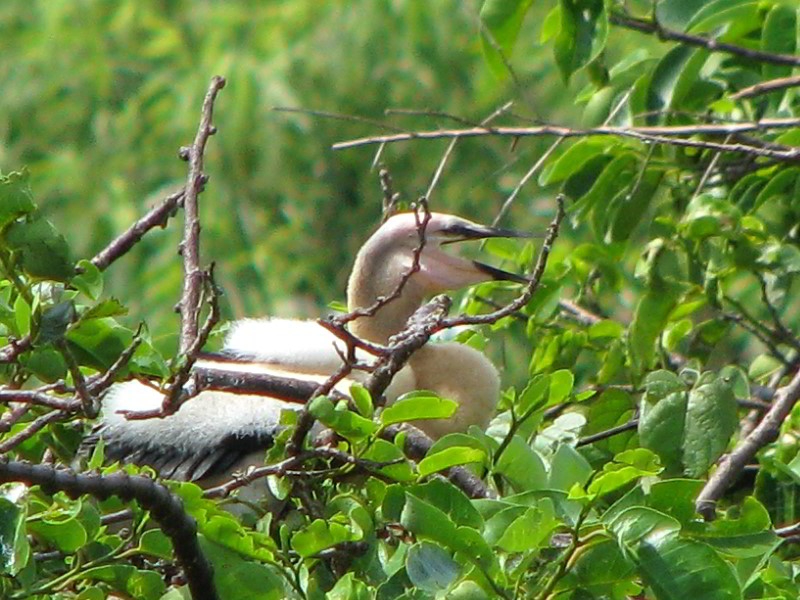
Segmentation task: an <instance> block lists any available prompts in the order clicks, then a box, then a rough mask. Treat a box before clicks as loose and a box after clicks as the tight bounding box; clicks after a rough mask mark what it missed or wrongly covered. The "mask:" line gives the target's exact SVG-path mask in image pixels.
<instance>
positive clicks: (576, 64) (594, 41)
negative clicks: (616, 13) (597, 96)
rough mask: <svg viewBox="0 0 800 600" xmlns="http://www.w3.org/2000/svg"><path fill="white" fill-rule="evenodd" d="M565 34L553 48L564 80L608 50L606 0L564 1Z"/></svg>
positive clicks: (563, 20) (562, 8)
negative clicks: (604, 0) (606, 48)
mask: <svg viewBox="0 0 800 600" xmlns="http://www.w3.org/2000/svg"><path fill="white" fill-rule="evenodd" d="M560 6H561V31H559V32H558V35H557V36H556V39H555V43H554V45H553V53H554V55H555V59H556V64H557V65H558V68H559V70H560V71H561V77H562V78H563V79H564V81H569V79H570V76H571V75H572V73H574V72H575V71H576V70H578V69H580V68H582V67H584V66H586V65H587V64H589V63H590V62H591V61H593V60H594V59H595V58H597V56H598V55H599V54H600V53H601V52H602V51H603V50H604V49H605V47H606V40H607V37H608V14H607V13H606V10H605V3H604V2H603V1H602V0H586V1H584V2H574V3H573V2H571V1H569V0H562V1H561V2H560Z"/></svg>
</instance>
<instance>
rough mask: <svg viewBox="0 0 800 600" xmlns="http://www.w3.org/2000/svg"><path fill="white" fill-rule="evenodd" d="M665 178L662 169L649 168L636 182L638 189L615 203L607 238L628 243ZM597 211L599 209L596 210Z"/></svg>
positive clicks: (624, 195)
mask: <svg viewBox="0 0 800 600" xmlns="http://www.w3.org/2000/svg"><path fill="white" fill-rule="evenodd" d="M663 176H664V172H663V171H662V170H661V169H656V168H648V169H646V170H645V172H644V173H643V174H642V176H641V179H638V180H634V185H636V189H635V190H632V193H631V192H630V191H629V192H627V193H625V194H623V195H622V196H621V197H620V200H619V201H618V202H617V203H615V206H614V212H613V215H612V216H611V218H610V220H609V221H610V222H609V225H608V227H609V229H608V232H607V235H606V237H608V238H610V240H611V241H612V242H622V241H627V240H628V239H629V238H630V236H631V233H632V232H633V229H634V228H635V227H636V226H637V225H638V224H639V221H641V219H642V217H643V216H644V214H645V213H646V212H647V209H648V208H649V207H650V203H651V202H652V201H653V200H654V199H655V198H656V191H657V190H658V186H659V184H660V183H661V180H662V178H663ZM595 210H597V209H595Z"/></svg>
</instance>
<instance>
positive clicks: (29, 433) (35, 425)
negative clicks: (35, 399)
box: [0, 410, 69, 455]
mask: <svg viewBox="0 0 800 600" xmlns="http://www.w3.org/2000/svg"><path fill="white" fill-rule="evenodd" d="M67 416H69V413H68V412H67V411H62V410H52V411H50V412H49V413H45V414H43V415H42V416H40V417H37V418H35V419H34V420H33V421H31V423H30V425H28V426H27V427H26V428H25V429H23V430H22V431H20V432H18V433H16V434H15V435H12V436H11V437H10V438H8V439H7V440H6V441H4V442H3V443H2V444H0V455H3V454H5V453H6V452H10V451H11V450H13V449H14V448H16V447H17V446H19V445H20V444H21V443H22V442H24V441H25V440H29V439H30V438H32V437H33V436H34V435H36V433H37V432H39V431H41V430H42V429H44V428H45V427H47V426H48V425H50V423H55V422H57V421H61V420H63V419H65V418H66V417H67Z"/></svg>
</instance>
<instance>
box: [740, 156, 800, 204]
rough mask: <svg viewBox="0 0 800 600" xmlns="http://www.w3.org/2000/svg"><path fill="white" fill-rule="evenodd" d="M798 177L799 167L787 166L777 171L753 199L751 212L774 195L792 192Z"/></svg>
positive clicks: (778, 195)
mask: <svg viewBox="0 0 800 600" xmlns="http://www.w3.org/2000/svg"><path fill="white" fill-rule="evenodd" d="M798 179H800V167H789V168H787V169H782V170H780V171H778V172H777V173H776V174H775V175H774V176H773V177H772V178H770V180H769V181H768V182H767V184H766V185H765V186H764V188H763V189H762V190H761V191H760V192H759V193H758V195H757V196H756V198H755V200H754V201H753V205H752V206H753V207H752V209H751V210H752V212H755V211H757V210H758V209H759V208H761V207H762V206H763V205H764V204H766V203H767V202H768V201H770V200H772V199H773V198H775V197H776V196H777V197H780V196H789V195H791V194H794V190H795V188H796V186H797V181H798Z"/></svg>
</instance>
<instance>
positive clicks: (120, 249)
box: [90, 189, 183, 271]
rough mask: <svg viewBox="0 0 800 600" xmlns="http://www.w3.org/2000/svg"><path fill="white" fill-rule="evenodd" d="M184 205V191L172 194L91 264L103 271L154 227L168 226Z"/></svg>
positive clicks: (116, 239) (107, 247)
mask: <svg viewBox="0 0 800 600" xmlns="http://www.w3.org/2000/svg"><path fill="white" fill-rule="evenodd" d="M182 203H183V190H182V189H181V190H179V191H177V192H175V193H174V194H170V195H169V196H167V197H166V198H164V199H163V200H162V201H161V202H160V203H159V204H158V205H157V206H155V207H153V208H151V209H150V210H149V211H148V212H147V214H146V215H144V216H143V217H142V218H141V219H139V220H138V221H136V222H135V223H134V224H133V225H131V226H130V227H128V229H126V230H125V231H124V232H123V233H122V234H120V235H119V236H117V237H116V238H115V239H114V240H112V241H111V243H109V244H108V245H107V246H106V247H105V248H103V249H102V250H101V251H100V252H98V253H97V254H95V256H94V258H92V260H91V261H90V262H91V263H92V264H93V265H94V266H95V267H97V268H98V269H100V270H101V271H103V270H104V269H106V268H107V267H108V266H109V265H110V264H111V263H113V262H114V261H115V260H117V259H118V258H119V257H120V256H123V255H124V254H125V253H126V252H128V250H130V249H131V248H132V247H133V246H134V245H135V244H136V243H137V242H138V241H139V240H141V239H142V237H144V235H145V234H146V233H147V232H148V231H150V230H151V229H153V228H154V227H164V226H165V225H166V224H167V220H168V219H169V218H170V217H172V216H174V215H175V213H176V211H177V209H178V206H180V205H181V204H182Z"/></svg>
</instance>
